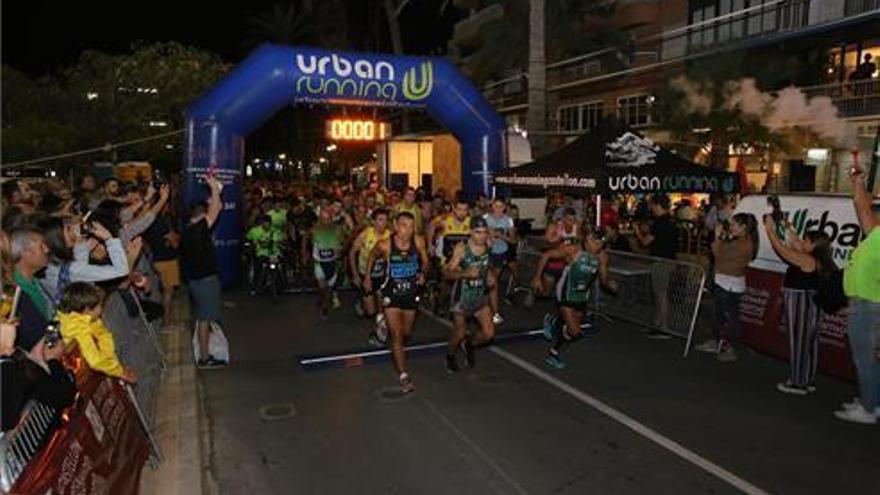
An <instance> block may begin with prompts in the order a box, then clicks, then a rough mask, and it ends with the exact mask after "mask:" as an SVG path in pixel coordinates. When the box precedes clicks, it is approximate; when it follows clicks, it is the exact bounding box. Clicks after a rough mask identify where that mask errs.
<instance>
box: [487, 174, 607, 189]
mask: <svg viewBox="0 0 880 495" xmlns="http://www.w3.org/2000/svg"><path fill="white" fill-rule="evenodd" d="M493 180H494V182H495V183H496V184H501V185H507V186H536V187H572V188H578V189H595V188H596V179H593V178H589V177H569V176H568V175H564V176H563V175H556V176H548V177H535V176H526V177H517V176H515V175H512V176H500V177H495V178H494V179H493Z"/></svg>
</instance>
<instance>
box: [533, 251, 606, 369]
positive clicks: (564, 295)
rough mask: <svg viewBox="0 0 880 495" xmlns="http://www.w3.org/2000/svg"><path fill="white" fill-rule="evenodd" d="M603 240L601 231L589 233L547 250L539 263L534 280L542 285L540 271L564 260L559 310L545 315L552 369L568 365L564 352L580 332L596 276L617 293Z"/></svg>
mask: <svg viewBox="0 0 880 495" xmlns="http://www.w3.org/2000/svg"><path fill="white" fill-rule="evenodd" d="M603 242H604V241H603V239H602V237H601V235H600V234H596V233H590V234H589V235H587V236H585V237H584V238H583V241H581V242H578V243H574V244H563V245H562V246H560V247H558V248H556V249H551V250H549V251H547V252H545V253H544V255H543V256H542V257H541V261H540V262H538V269H537V271H536V274H535V278H534V280H532V286H533V287H535V288H538V287H540V286H541V284H542V280H541V273H542V271H543V269H544V268H545V267H546V266H547V263H548V262H549V261H550V260H553V259H556V260H561V261H562V262H563V263H564V268H563V271H562V274H561V276H560V279H559V281H558V282H557V283H556V303H557V307H558V309H557V313H548V314H547V315H546V316H545V317H544V338H545V339H546V340H547V341H548V342H550V349H549V352H548V355H547V359H546V362H547V364H548V365H550V366H552V367H553V368H556V369H563V368H565V363H564V362H563V360H562V356H561V351H562V349H563V348H564V347H565V346H567V345H568V344H569V343H571V342H572V341H574V340H575V339H577V338H578V337H580V335H581V320H582V319H583V317H584V314H585V313H586V312H587V303H588V302H589V299H590V297H589V296H590V290H592V288H593V287H594V281H595V280H596V277H598V278H599V282H600V283H601V284H602V285H603V286H604V287H606V288H607V289H608V290H609V291H611V292H612V293H616V292H617V283H616V282H614V281H613V280H611V279H610V278H609V277H608V253H607V252H606V251H605V246H604V244H603Z"/></svg>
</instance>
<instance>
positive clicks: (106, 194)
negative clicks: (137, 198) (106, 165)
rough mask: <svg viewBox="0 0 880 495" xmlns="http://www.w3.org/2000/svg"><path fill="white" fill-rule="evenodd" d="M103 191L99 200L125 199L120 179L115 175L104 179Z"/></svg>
mask: <svg viewBox="0 0 880 495" xmlns="http://www.w3.org/2000/svg"><path fill="white" fill-rule="evenodd" d="M101 192H102V195H101V198H100V200H99V201H105V200H108V199H112V200H114V201H122V200H123V199H124V198H123V197H122V187H121V186H120V184H119V179H117V178H115V177H110V178H109V179H106V180H104V185H103V187H102V190H101Z"/></svg>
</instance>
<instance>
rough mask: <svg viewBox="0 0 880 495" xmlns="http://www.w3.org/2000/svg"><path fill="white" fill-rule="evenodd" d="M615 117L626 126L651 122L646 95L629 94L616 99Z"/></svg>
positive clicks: (637, 125)
mask: <svg viewBox="0 0 880 495" xmlns="http://www.w3.org/2000/svg"><path fill="white" fill-rule="evenodd" d="M617 118H618V119H619V120H620V122H621V123H622V124H623V125H625V126H628V127H641V126H645V125H648V124H650V123H651V115H650V108H649V105H648V95H629V96H623V97H620V98H618V99H617Z"/></svg>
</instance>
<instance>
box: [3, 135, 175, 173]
mask: <svg viewBox="0 0 880 495" xmlns="http://www.w3.org/2000/svg"><path fill="white" fill-rule="evenodd" d="M183 131H184V129H177V130H174V131H168V132H163V133H161V134H155V135H153V136H149V137H144V138H139V139H132V140H131V141H123V142H121V143H107V144H105V145H103V146H96V147H94V148H87V149H84V150H79V151H71V152H69V153H62V154H60V155H52V156H44V157H42V158H32V159H30V160H22V161H18V162H13V163H0V167H2V168H14V167H22V166H24V165H33V164H35V163H43V162H49V161H52V160H61V159H63V158H71V157H74V156H82V155H89V154H91V153H99V152H102V151H103V152H107V151H111V150H113V149H120V148H125V147H128V146H132V145H135V144H140V143H146V142H149V141H156V140H158V139H165V138H167V137H170V136H174V135H177V134H182V133H183Z"/></svg>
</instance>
